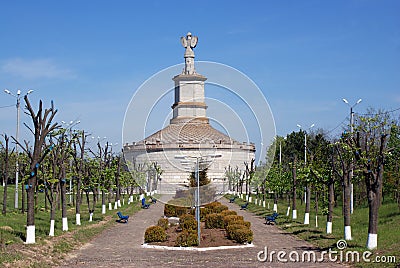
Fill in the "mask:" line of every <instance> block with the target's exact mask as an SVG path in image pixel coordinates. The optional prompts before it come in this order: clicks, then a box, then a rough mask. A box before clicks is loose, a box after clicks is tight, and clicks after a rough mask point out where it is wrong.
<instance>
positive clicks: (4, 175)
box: [1, 135, 10, 215]
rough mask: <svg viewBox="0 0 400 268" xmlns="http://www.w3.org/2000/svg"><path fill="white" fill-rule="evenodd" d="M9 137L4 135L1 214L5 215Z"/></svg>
mask: <svg viewBox="0 0 400 268" xmlns="http://www.w3.org/2000/svg"><path fill="white" fill-rule="evenodd" d="M9 140H10V138H9V137H8V136H7V135H4V141H5V144H4V167H3V172H2V173H3V186H4V189H3V190H4V194H3V209H2V211H1V213H2V214H3V215H6V213H7V181H8V162H9V161H8V159H9V153H8V142H9Z"/></svg>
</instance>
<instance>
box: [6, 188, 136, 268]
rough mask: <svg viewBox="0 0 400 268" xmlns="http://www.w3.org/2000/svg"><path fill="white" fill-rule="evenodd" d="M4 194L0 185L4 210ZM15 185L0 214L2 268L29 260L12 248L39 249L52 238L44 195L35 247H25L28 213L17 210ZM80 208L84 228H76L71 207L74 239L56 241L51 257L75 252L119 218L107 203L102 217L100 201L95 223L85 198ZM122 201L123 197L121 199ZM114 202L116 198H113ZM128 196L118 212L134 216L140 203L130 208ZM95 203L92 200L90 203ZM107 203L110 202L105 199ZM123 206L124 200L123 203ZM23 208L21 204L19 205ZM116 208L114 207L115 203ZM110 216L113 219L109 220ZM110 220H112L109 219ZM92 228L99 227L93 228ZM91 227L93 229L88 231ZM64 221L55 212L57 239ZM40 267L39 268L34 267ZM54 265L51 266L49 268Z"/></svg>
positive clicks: (69, 219) (9, 190) (70, 206)
mask: <svg viewBox="0 0 400 268" xmlns="http://www.w3.org/2000/svg"><path fill="white" fill-rule="evenodd" d="M3 191H4V188H3V187H2V186H0V205H1V208H2V206H3V204H2V201H3ZM14 191H15V188H14V185H9V187H8V189H7V192H8V194H7V197H8V198H7V214H6V215H2V214H0V266H2V264H4V263H9V262H12V261H15V260H18V259H24V258H28V256H25V255H23V254H21V253H20V252H18V251H14V250H10V248H14V247H13V246H16V245H23V246H25V247H36V246H40V245H43V244H45V243H46V241H50V240H51V239H53V238H52V237H49V236H48V233H49V230H50V211H49V210H47V211H46V210H45V205H44V197H45V195H44V193H39V194H38V204H39V205H38V209H37V212H36V214H35V228H36V244H35V245H24V244H23V242H24V241H25V236H26V213H25V214H22V213H21V209H18V210H16V209H14ZM19 197H21V193H19ZM83 197H84V199H83V200H82V205H81V226H77V225H75V223H76V221H75V206H73V205H72V204H68V208H67V209H68V229H69V230H68V232H71V233H72V234H73V235H72V240H71V238H69V239H68V240H63V239H60V240H57V243H56V244H55V245H54V247H53V249H52V250H53V251H52V252H49V254H52V255H56V254H63V253H67V252H68V251H70V250H72V249H73V248H74V246H76V245H79V244H82V243H85V242H87V241H89V240H90V239H91V238H92V237H94V236H95V235H96V234H98V233H99V232H101V231H102V230H104V229H105V228H108V227H109V226H110V225H112V224H114V223H115V220H117V219H118V217H117V216H116V212H117V210H112V211H109V210H108V204H107V212H106V214H104V215H102V214H101V199H100V200H99V201H98V202H97V205H96V210H95V213H94V216H93V221H92V222H89V213H88V209H87V205H86V197H85V195H84V196H83ZM121 198H122V196H121ZM113 200H114V199H113ZM127 200H128V196H127V195H125V205H123V206H122V207H121V208H119V209H118V210H119V211H121V212H122V213H123V214H132V213H134V212H136V211H138V210H139V209H140V205H139V202H138V201H135V203H134V204H135V205H132V204H131V205H129V206H128V205H127ZM91 201H92V200H91ZM67 202H69V197H67ZM106 202H107V200H106ZM121 203H122V201H121ZM19 207H21V204H20V205H19ZM113 208H114V204H113ZM110 216H111V217H110ZM106 217H107V219H109V220H108V222H107V223H105V224H102V225H99V226H97V225H96V223H99V222H100V221H103V220H105V219H106ZM110 218H111V219H110ZM93 226H96V227H94V228H93ZM89 227H90V228H89ZM63 233H65V232H63V231H62V221H61V211H60V210H57V211H56V222H55V234H54V235H55V237H58V236H60V235H62V234H63ZM35 265H38V266H35ZM50 266H51V265H49V267H50ZM30 267H43V265H42V264H40V263H36V264H35V261H34V260H32V265H31V266H30Z"/></svg>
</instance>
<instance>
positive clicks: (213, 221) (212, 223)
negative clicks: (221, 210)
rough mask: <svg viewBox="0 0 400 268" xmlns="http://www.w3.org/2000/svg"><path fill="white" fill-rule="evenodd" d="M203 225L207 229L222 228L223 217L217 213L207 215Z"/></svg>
mask: <svg viewBox="0 0 400 268" xmlns="http://www.w3.org/2000/svg"><path fill="white" fill-rule="evenodd" d="M205 225H206V228H207V229H215V228H224V216H223V215H221V214H218V213H212V214H208V215H207V216H206V220H205Z"/></svg>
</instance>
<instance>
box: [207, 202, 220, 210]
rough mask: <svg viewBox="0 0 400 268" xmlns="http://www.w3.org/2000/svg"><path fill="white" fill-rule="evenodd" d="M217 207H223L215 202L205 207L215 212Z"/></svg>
mask: <svg viewBox="0 0 400 268" xmlns="http://www.w3.org/2000/svg"><path fill="white" fill-rule="evenodd" d="M216 206H221V203H220V202H217V201H214V202H211V203H209V204H207V205H205V207H206V208H208V209H211V210H213V209H214V207H216Z"/></svg>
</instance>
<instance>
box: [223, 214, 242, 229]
mask: <svg viewBox="0 0 400 268" xmlns="http://www.w3.org/2000/svg"><path fill="white" fill-rule="evenodd" d="M239 221H243V216H239V215H228V216H225V217H224V226H225V228H226V226H228V225H230V224H234V223H237V222H239Z"/></svg>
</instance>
